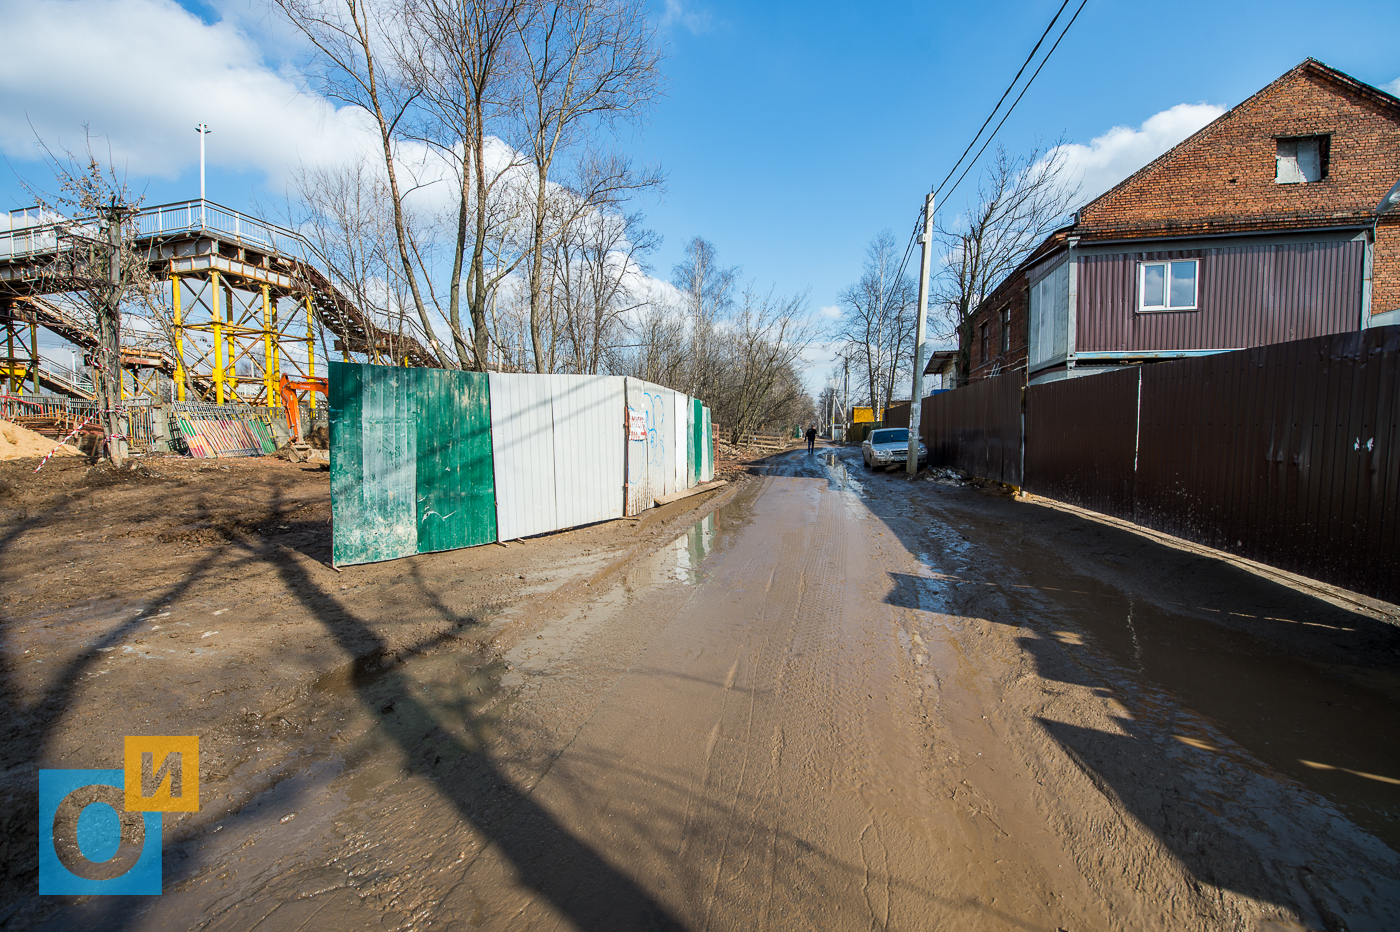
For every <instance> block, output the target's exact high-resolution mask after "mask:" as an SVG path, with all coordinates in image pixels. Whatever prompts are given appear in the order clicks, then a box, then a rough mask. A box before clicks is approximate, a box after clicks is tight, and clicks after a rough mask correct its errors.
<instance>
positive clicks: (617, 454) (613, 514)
mask: <svg viewBox="0 0 1400 932" xmlns="http://www.w3.org/2000/svg"><path fill="white" fill-rule="evenodd" d="M536 378H540V380H541V381H548V383H549V386H550V391H551V394H552V396H553V404H554V482H555V485H554V488H555V494H554V502H555V511H556V522H557V524H556V526H557V527H576V526H578V525H580V524H592V523H594V522H595V521H606V520H608V519H610V518H620V517H622V509H623V498H622V496H623V489H622V484H623V475H624V472H625V470H624V467H623V455H624V450H623V444H624V443H626V439H625V437H626V434H625V433H624V430H625V428H624V426H623V425H624V419H625V417H626V413H627V412H626V407H627V400H626V392H625V390H624V387H623V380H622V378H620V377H616V376H600V375H551V376H546V377H539V376H536Z"/></svg>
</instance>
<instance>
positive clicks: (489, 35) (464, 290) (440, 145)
mask: <svg viewBox="0 0 1400 932" xmlns="http://www.w3.org/2000/svg"><path fill="white" fill-rule="evenodd" d="M531 15H532V14H531V6H530V3H529V2H528V0H484V2H483V0H405V20H406V27H407V35H406V39H405V41H404V43H403V46H402V48H401V51H400V60H401V61H402V62H403V64H404V67H405V68H406V69H407V71H408V72H409V73H410V74H411V75H412V82H413V86H414V89H415V92H416V93H417V94H418V95H419V98H420V101H421V105H422V109H423V111H424V115H425V119H424V121H423V130H422V132H423V136H422V138H423V139H424V141H426V142H428V143H430V144H432V145H434V146H435V147H436V148H437V149H438V150H439V151H440V152H442V153H443V154H444V155H446V156H447V157H448V158H449V159H451V160H452V161H453V162H455V164H456V167H457V182H458V190H457V195H458V196H457V207H456V215H457V216H456V229H455V236H454V240H455V243H454V248H453V252H452V273H451V279H450V281H449V283H448V293H447V309H446V317H447V320H448V323H449V326H450V327H451V328H452V334H453V340H454V341H455V342H456V345H457V355H458V359H459V361H461V363H462V364H464V365H465V364H466V363H467V360H468V359H470V360H471V365H472V366H473V367H474V368H477V369H480V370H484V369H485V368H486V358H487V356H488V354H489V351H490V347H489V344H490V324H489V322H488V315H489V311H490V308H491V306H492V304H493V302H494V301H495V300H496V294H495V293H496V290H497V289H498V288H499V287H500V285H501V283H502V282H503V281H504V280H505V279H506V278H507V276H509V275H510V274H511V273H512V272H513V271H514V270H515V268H516V267H517V266H518V264H519V262H520V261H521V260H522V259H523V258H524V254H523V253H519V254H516V255H515V256H513V257H510V258H507V259H506V261H504V262H497V263H495V264H493V263H491V262H490V261H489V260H490V259H491V258H492V254H493V250H492V242H493V240H494V241H495V242H496V244H497V245H498V246H499V244H500V242H501V238H500V236H499V235H498V229H497V221H498V220H499V216H498V205H497V204H496V201H498V200H499V197H498V189H499V188H500V187H502V186H505V185H508V184H509V183H510V179H511V177H512V175H513V173H514V172H515V171H516V170H517V169H519V168H521V167H523V166H524V165H525V159H524V158H523V157H522V156H521V155H520V154H519V153H518V152H516V151H515V150H514V149H511V148H510V147H509V146H508V145H507V146H501V147H493V145H492V143H491V140H492V137H493V136H494V137H495V138H498V139H500V138H507V134H506V132H505V129H506V127H505V125H504V124H503V121H502V120H501V119H500V117H501V114H502V113H503V112H508V111H511V110H517V109H518V108H519V106H520V101H521V96H520V94H521V89H522V86H523V82H522V80H521V75H520V68H521V65H520V61H519V49H518V46H517V44H516V42H515V39H516V36H517V28H518V23H519V21H520V19H521V18H522V17H524V18H526V19H528V18H529V17H530V16H531ZM493 160H494V161H495V162H496V164H494V165H493V164H492V162H493ZM495 255H496V257H497V258H502V257H503V253H502V251H501V250H499V249H497V250H496V251H495ZM464 266H465V277H464V275H463V272H464ZM464 296H465V300H466V303H467V307H468V312H469V314H470V316H471V344H470V348H469V347H468V342H467V337H466V334H465V332H464V330H463V328H462V325H461V312H460V307H461V303H462V300H463V297H464Z"/></svg>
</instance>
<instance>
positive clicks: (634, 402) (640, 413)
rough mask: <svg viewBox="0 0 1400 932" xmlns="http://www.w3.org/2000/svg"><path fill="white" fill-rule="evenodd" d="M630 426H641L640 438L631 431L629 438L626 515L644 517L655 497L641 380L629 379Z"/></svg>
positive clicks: (643, 389)
mask: <svg viewBox="0 0 1400 932" xmlns="http://www.w3.org/2000/svg"><path fill="white" fill-rule="evenodd" d="M626 383H627V414H628V423H629V424H631V423H632V422H634V421H635V422H637V423H639V424H640V425H641V433H640V435H638V434H634V433H633V432H632V431H631V430H630V429H629V431H628V435H627V513H628V514H629V515H636V514H641V513H642V512H643V511H646V510H647V509H648V508H650V507H651V505H652V501H653V500H654V499H655V497H656V494H657V493H654V492H653V491H652V487H651V470H650V469H648V468H647V447H648V446H649V444H648V443H647V429H646V396H647V392H646V391H645V387H647V386H649V385H650V383H648V382H643V381H642V380H641V379H627V380H626Z"/></svg>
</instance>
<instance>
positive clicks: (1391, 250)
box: [1371, 169, 1400, 314]
mask: <svg viewBox="0 0 1400 932" xmlns="http://www.w3.org/2000/svg"><path fill="white" fill-rule="evenodd" d="M1397 171H1400V169H1397ZM1395 310H1400V215H1397V214H1394V213H1391V214H1388V215H1387V216H1386V219H1385V220H1383V221H1381V222H1380V223H1378V224H1377V225H1376V248H1375V251H1374V252H1373V253H1372V254H1371V313H1373V314H1381V313H1384V312H1385V311H1395Z"/></svg>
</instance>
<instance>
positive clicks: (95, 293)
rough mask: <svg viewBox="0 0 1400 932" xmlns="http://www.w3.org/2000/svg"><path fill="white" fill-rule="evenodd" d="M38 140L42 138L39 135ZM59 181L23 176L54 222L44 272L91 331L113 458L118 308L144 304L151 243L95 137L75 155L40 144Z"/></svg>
mask: <svg viewBox="0 0 1400 932" xmlns="http://www.w3.org/2000/svg"><path fill="white" fill-rule="evenodd" d="M41 146H43V143H42V142H41ZM43 148H44V153H45V159H46V161H47V162H48V163H49V167H50V169H51V170H52V172H53V175H54V179H55V181H56V182H57V184H58V190H57V192H55V193H46V192H44V191H41V190H39V189H38V188H35V187H31V186H30V185H29V184H28V183H25V182H21V183H22V184H23V185H24V187H25V189H26V190H27V191H28V193H29V194H30V195H31V196H32V197H33V198H34V200H35V201H36V202H37V204H38V206H39V210H40V214H41V215H42V216H44V218H45V219H46V220H47V221H49V222H50V223H52V224H53V229H54V237H55V244H54V245H55V247H56V249H55V258H54V262H53V264H52V265H51V266H50V267H49V269H48V271H47V273H46V274H47V275H49V276H51V277H53V278H55V279H57V280H58V281H59V283H60V285H61V287H62V288H63V289H64V290H66V291H69V292H71V294H72V295H73V298H74V300H75V302H76V303H77V305H78V306H79V308H80V313H81V314H82V317H83V318H85V319H84V321H83V322H84V323H87V322H89V321H90V322H91V327H92V330H93V332H94V333H95V334H96V342H97V347H96V352H95V353H94V359H93V368H94V369H95V370H96V371H95V373H94V376H95V377H94V379H93V381H94V383H95V386H96V388H97V409H98V410H97V413H98V420H99V423H101V425H102V428H103V433H104V435H105V443H104V445H103V449H104V450H105V452H106V456H107V458H108V459H109V460H110V462H111V463H112V465H114V466H117V467H120V466H122V465H124V463H125V461H126V446H127V445H126V433H125V426H124V424H123V414H124V411H123V407H124V406H123V404H122V378H123V376H122V371H123V370H122V355H121V346H122V337H121V332H122V314H123V309H124V308H125V309H130V308H131V306H132V305H133V304H136V305H147V302H148V301H149V299H150V297H151V294H152V292H153V291H154V290H155V285H156V280H155V276H154V275H153V274H152V273H151V262H150V256H149V253H148V250H145V249H142V248H141V247H140V246H139V245H138V244H137V241H136V240H137V229H136V224H135V214H136V212H137V210H138V209H139V207H140V202H141V199H140V198H138V197H136V196H134V195H133V194H132V192H131V190H130V189H129V188H128V187H127V185H126V182H125V181H123V180H122V179H121V178H119V177H118V176H117V174H116V172H115V171H113V170H112V169H111V168H110V167H109V166H104V165H103V164H102V163H101V162H100V161H99V160H98V158H97V157H96V156H95V155H94V154H93V151H92V139H91V137H89V138H88V140H87V145H86V151H85V153H84V154H83V155H81V156H78V155H75V154H74V153H72V152H69V151H64V152H62V153H54V152H53V151H52V150H50V149H49V148H48V147H47V146H43Z"/></svg>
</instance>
